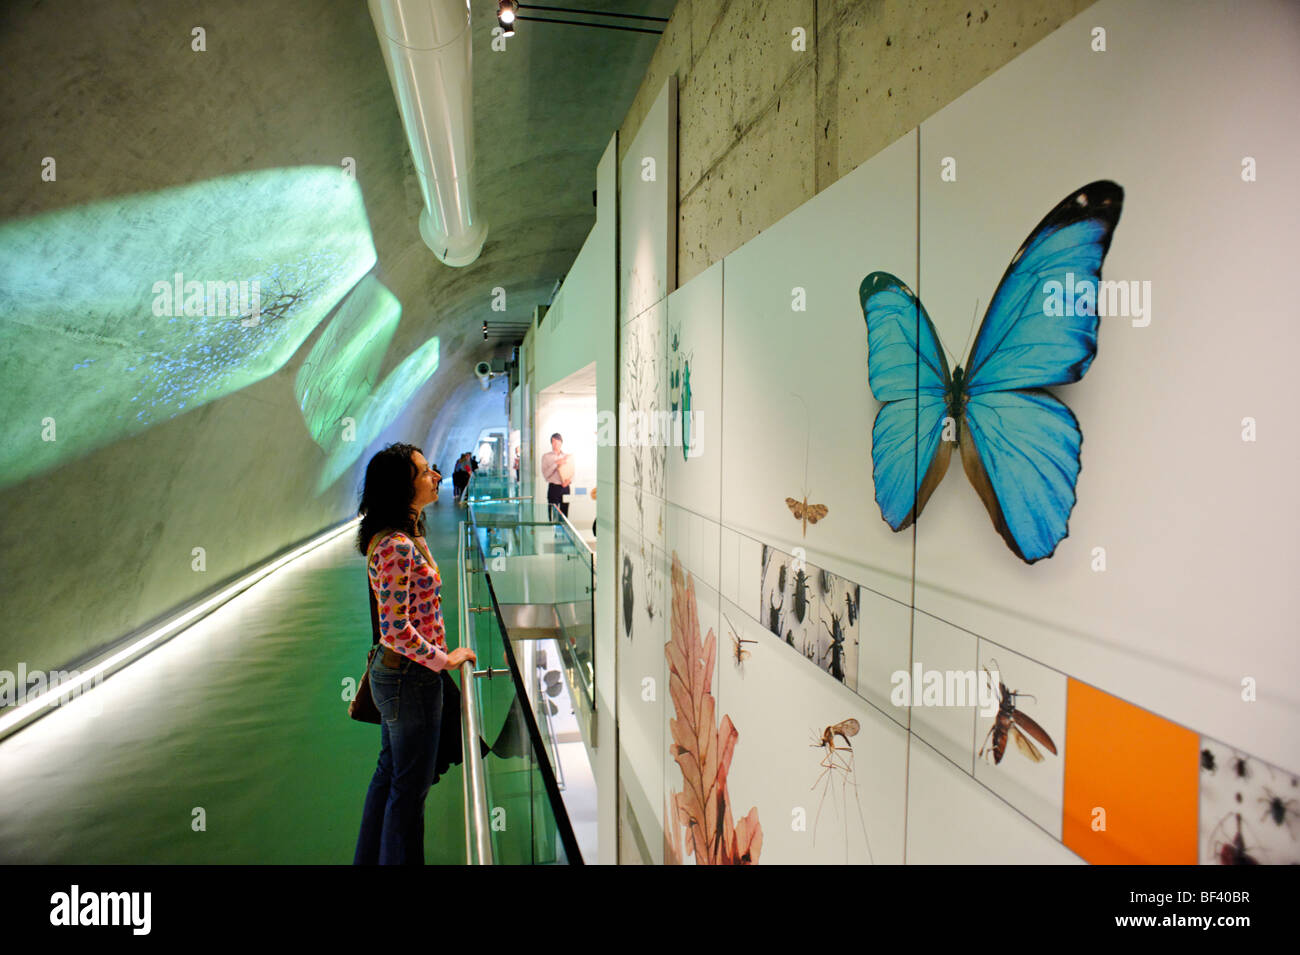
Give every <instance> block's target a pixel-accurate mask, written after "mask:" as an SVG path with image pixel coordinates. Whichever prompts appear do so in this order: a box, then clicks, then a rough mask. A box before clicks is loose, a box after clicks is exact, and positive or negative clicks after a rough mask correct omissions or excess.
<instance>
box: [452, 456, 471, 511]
mask: <svg viewBox="0 0 1300 955" xmlns="http://www.w3.org/2000/svg"><path fill="white" fill-rule="evenodd" d="M469 475H470V467H469V452H468V451H466V452H464V453H463V454H461V456H460V457H458V458H457V459H456V467H455V469H454V470H453V471H452V472H451V483H452V486H453V487H454V488H455V495H454V497H455V501H456V504H457V505H460V504H462V503H464V501H463V499H464V497H465V488H467V487H468V486H469Z"/></svg>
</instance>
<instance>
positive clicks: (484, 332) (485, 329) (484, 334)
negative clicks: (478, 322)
mask: <svg viewBox="0 0 1300 955" xmlns="http://www.w3.org/2000/svg"><path fill="white" fill-rule="evenodd" d="M483 341H487V322H484V323H483Z"/></svg>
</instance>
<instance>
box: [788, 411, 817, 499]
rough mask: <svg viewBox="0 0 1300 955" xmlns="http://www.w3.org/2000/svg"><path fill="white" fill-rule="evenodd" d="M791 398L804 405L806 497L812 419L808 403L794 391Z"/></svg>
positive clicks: (804, 479)
mask: <svg viewBox="0 0 1300 955" xmlns="http://www.w3.org/2000/svg"><path fill="white" fill-rule="evenodd" d="M790 397H792V398H798V399H799V404H801V405H803V423H804V428H803V433H804V443H803V492H804V494H805V495H807V494H808V450H809V448H810V446H811V441H812V419H810V418H809V417H808V405H807V403H806V402H805V401H804V400H803V398H802V397H800V396H799V395H796V394H795V393H794V392H793V391H792V392H790ZM804 501H805V503H806V502H807V497H806V496H805V498H804Z"/></svg>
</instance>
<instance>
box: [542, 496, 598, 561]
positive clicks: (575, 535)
mask: <svg viewBox="0 0 1300 955" xmlns="http://www.w3.org/2000/svg"><path fill="white" fill-rule="evenodd" d="M551 511H552V512H554V513H555V514H556V515H557V516H558V517H559V518H560V520H562V521H564V526H565V527H567V528H568V529H569V531H570V533H571V534H572V535H573V539H574V540H576V541H577V542H578V543H579V544H581V545H582V548H583V550H585V551H586V552H587V553H588V554H590V555H591V563H592V566H593V567H594V566H595V564H596V552H595V551H594V550H592V549H591V548H590V547H588V546H587V542H586V541H585V540H583V538H582V535H581V534H579V533H578V529H577V528H576V527H574V526H573V525H572V524H571V523H569V515H568V514H565V513H564V512H563V511H562V510H560V508H559V506H558V505H556V504H552V505H551Z"/></svg>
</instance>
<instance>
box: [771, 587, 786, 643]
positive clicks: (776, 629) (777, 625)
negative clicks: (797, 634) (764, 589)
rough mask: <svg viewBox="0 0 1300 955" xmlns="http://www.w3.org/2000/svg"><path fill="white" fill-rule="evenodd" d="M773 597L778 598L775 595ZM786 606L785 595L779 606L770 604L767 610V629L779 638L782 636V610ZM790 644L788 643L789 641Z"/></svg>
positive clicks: (782, 596)
mask: <svg viewBox="0 0 1300 955" xmlns="http://www.w3.org/2000/svg"><path fill="white" fill-rule="evenodd" d="M773 596H776V595H775V594H773ZM784 606H785V595H784V594H782V595H781V602H780V603H779V604H769V605H768V608H767V629H769V630H771V631H772V632H773V633H774V634H776V635H777V636H778V637H779V636H780V635H781V608H782V607H784ZM787 642H788V641H787Z"/></svg>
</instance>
